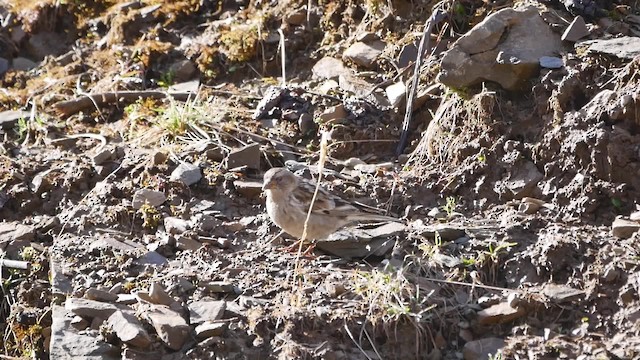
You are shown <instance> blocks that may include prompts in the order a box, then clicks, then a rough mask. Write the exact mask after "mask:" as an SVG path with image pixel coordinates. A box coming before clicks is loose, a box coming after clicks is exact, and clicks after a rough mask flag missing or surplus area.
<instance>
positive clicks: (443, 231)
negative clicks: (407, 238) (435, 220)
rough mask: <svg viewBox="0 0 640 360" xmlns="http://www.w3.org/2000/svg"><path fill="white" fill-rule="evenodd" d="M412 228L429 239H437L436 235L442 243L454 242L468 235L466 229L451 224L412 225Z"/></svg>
mask: <svg viewBox="0 0 640 360" xmlns="http://www.w3.org/2000/svg"><path fill="white" fill-rule="evenodd" d="M411 225H412V228H413V229H414V230H415V231H416V232H417V233H418V234H420V235H422V236H424V237H426V238H428V239H435V237H436V233H437V234H438V236H440V238H441V239H442V241H454V240H456V239H459V238H461V237H463V236H465V235H466V232H465V229H464V227H461V226H456V225H450V224H434V225H423V224H421V223H413V224H411Z"/></svg>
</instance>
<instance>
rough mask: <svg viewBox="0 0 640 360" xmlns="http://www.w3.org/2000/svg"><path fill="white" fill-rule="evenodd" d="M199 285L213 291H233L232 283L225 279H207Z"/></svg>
mask: <svg viewBox="0 0 640 360" xmlns="http://www.w3.org/2000/svg"><path fill="white" fill-rule="evenodd" d="M200 285H201V286H202V287H204V288H205V289H207V290H208V291H211V292H213V293H230V292H233V284H231V283H228V282H225V281H209V282H205V283H202V284H200Z"/></svg>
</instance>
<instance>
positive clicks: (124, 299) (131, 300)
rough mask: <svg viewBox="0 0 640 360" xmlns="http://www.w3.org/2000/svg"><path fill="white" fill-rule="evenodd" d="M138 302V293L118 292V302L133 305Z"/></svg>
mask: <svg viewBox="0 0 640 360" xmlns="http://www.w3.org/2000/svg"><path fill="white" fill-rule="evenodd" d="M137 302H138V297H137V296H136V294H118V299H117V300H116V304H121V305H132V304H135V303H137Z"/></svg>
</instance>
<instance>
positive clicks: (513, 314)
mask: <svg viewBox="0 0 640 360" xmlns="http://www.w3.org/2000/svg"><path fill="white" fill-rule="evenodd" d="M525 313H526V312H525V310H524V308H522V307H517V308H513V307H511V305H509V303H508V302H503V303H499V304H496V305H493V306H490V307H488V308H486V309H484V310H481V311H479V312H478V323H479V324H480V325H493V324H503V323H507V322H510V321H513V320H515V319H518V318H520V317H522V316H524V315H525Z"/></svg>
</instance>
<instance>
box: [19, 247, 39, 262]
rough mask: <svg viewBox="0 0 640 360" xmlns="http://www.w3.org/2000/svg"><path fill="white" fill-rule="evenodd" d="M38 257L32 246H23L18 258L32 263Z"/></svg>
mask: <svg viewBox="0 0 640 360" xmlns="http://www.w3.org/2000/svg"><path fill="white" fill-rule="evenodd" d="M36 256H38V251H37V250H36V249H34V248H33V247H32V246H25V247H24V248H22V251H21V252H20V257H21V258H22V260H24V261H33V260H34V259H35V258H36Z"/></svg>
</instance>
